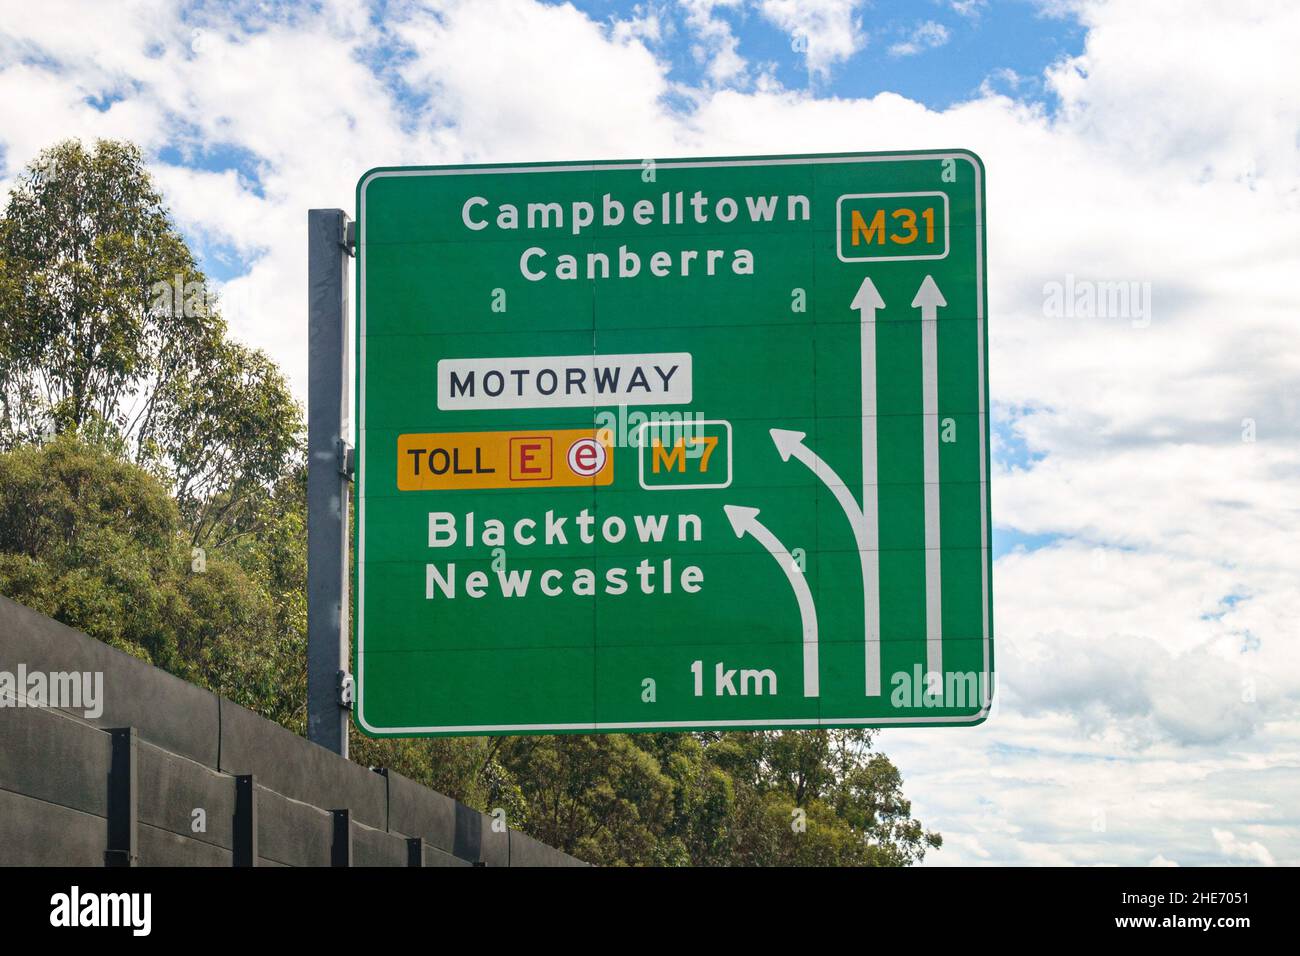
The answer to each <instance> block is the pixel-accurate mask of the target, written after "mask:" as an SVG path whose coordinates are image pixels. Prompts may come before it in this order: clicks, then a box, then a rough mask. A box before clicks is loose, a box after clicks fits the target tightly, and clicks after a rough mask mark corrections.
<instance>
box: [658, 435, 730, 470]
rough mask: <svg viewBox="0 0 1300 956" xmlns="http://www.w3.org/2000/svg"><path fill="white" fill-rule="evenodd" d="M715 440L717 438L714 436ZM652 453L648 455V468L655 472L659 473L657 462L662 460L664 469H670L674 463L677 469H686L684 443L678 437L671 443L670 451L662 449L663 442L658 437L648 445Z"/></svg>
mask: <svg viewBox="0 0 1300 956" xmlns="http://www.w3.org/2000/svg"><path fill="white" fill-rule="evenodd" d="M714 441H715V442H716V441H717V439H716V438H715V439H714ZM650 447H651V448H652V449H653V454H652V455H651V456H650V470H651V471H653V472H654V473H655V474H658V473H659V463H660V462H661V461H662V462H663V465H664V470H665V471H672V470H673V464H674V463H676V465H677V470H678V471H685V470H686V443H685V442H683V441H682V440H681V439H680V438H679V439H677V441H676V442H675V443H674V444H673V450H672V451H665V450H664V443H663V442H661V441H660V440H659V439H658V438H656V439H655V440H654V442H653V443H652V444H651V446H650Z"/></svg>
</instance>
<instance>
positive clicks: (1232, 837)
mask: <svg viewBox="0 0 1300 956" xmlns="http://www.w3.org/2000/svg"><path fill="white" fill-rule="evenodd" d="M1211 832H1213V834H1214V842H1215V843H1217V844H1218V845H1219V849H1220V850H1222V851H1223V855H1224V856H1226V857H1227V858H1228V859H1229V860H1239V861H1244V862H1246V863H1258V864H1261V865H1263V866H1276V865H1277V863H1276V861H1274V859H1273V854H1272V853H1269V852H1268V848H1267V847H1265V846H1264V845H1263V844H1262V843H1259V842H1258V841H1256V840H1250V841H1246V840H1241V839H1239V838H1238V837H1237V836H1236V834H1234V833H1232V831H1230V830H1220V829H1218V828H1215V829H1214V830H1213V831H1211Z"/></svg>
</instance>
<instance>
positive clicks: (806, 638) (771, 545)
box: [722, 505, 820, 697]
mask: <svg viewBox="0 0 1300 956" xmlns="http://www.w3.org/2000/svg"><path fill="white" fill-rule="evenodd" d="M722 510H723V511H725V512H726V513H727V520H728V521H730V522H731V528H732V530H733V531H735V532H736V537H737V538H743V537H744V536H745V535H746V534H748V535H750V536H751V537H753V538H754V539H755V540H756V541H758V543H759V544H761V545H762V546H763V547H764V548H766V549H767V553H768V554H770V555H771V556H772V557H774V558H775V559H776V563H777V564H779V565H780V566H781V570H782V571H784V572H785V576H786V579H787V580H788V581H789V582H790V588H791V590H793V591H794V597H795V600H796V601H797V602H798V604H799V620H800V623H801V624H802V626H803V695H804V696H805V697H816V696H818V695H819V693H820V682H819V679H818V670H817V608H816V606H815V605H814V604H813V596H812V590H811V589H810V588H809V587H808V581H807V579H806V578H805V577H804V576H803V574H802V573H801V572H800V571H799V570H798V569H797V568H796V567H795V565H794V558H792V557H790V552H789V551H787V550H786V548H785V545H783V544H782V543H781V542H780V541H778V540H777V537H776V535H774V534H773V533H772V532H771V531H768V530H767V527H766V526H765V525H764V524H763V522H761V521H759V520H758V509H757V508H744V507H741V506H740V505H723V506H722Z"/></svg>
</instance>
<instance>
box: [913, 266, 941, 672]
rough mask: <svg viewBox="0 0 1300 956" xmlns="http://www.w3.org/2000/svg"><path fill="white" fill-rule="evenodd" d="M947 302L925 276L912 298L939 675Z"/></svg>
mask: <svg viewBox="0 0 1300 956" xmlns="http://www.w3.org/2000/svg"><path fill="white" fill-rule="evenodd" d="M947 304H948V302H947V300H945V299H944V297H943V293H942V292H940V291H939V287H938V286H937V285H936V284H935V282H934V277H933V276H926V277H925V279H923V280H922V282H921V288H919V289H918V290H917V292H916V298H914V299H913V300H912V308H914V309H920V310H921V393H922V401H921V411H922V421H923V422H924V433H925V436H924V448H925V458H924V461H925V668H926V673H927V674H938V675H940V677H939V679H940V680H942V679H943V677H942V675H943V598H942V594H943V592H942V589H941V581H940V567H941V564H942V562H941V560H940V558H941V553H940V551H939V344H938V343H939V327H938V321H937V320H938V317H939V309H940V307H942V306H946V305H947Z"/></svg>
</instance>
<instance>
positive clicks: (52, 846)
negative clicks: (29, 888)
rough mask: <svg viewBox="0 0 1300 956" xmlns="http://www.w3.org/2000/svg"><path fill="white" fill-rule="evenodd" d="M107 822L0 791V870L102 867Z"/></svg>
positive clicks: (51, 804)
mask: <svg viewBox="0 0 1300 956" xmlns="http://www.w3.org/2000/svg"><path fill="white" fill-rule="evenodd" d="M107 846H108V821H107V820H105V819H104V818H103V817H97V816H94V815H93V814H89V813H82V812H81V811H80V810H70V809H68V808H67V807H61V806H59V805H58V804H56V803H46V802H45V801H44V800H36V799H33V798H32V797H25V796H23V795H22V794H20V793H12V792H10V791H8V790H0V866H103V865H104V849H105V848H106V847H107Z"/></svg>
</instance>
